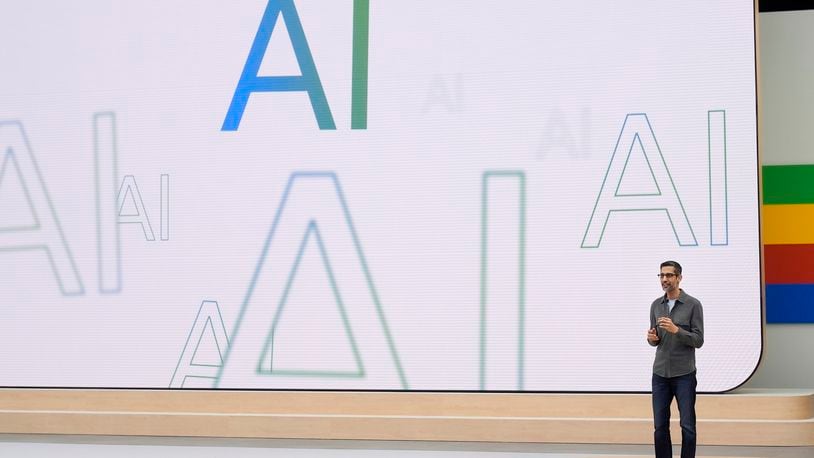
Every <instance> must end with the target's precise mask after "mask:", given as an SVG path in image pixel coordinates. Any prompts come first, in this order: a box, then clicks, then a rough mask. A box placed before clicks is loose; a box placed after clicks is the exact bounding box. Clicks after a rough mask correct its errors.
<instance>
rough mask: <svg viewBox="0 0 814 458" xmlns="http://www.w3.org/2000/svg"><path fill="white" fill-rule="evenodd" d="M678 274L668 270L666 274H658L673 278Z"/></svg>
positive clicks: (662, 276)
mask: <svg viewBox="0 0 814 458" xmlns="http://www.w3.org/2000/svg"><path fill="white" fill-rule="evenodd" d="M676 276H677V275H676V274H674V273H672V272H667V273H666V274H658V277H659V278H673V277H676Z"/></svg>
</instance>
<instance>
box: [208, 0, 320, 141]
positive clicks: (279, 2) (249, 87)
mask: <svg viewBox="0 0 814 458" xmlns="http://www.w3.org/2000/svg"><path fill="white" fill-rule="evenodd" d="M280 16H282V18H283V20H284V21H285V25H286V28H287V29H288V35H289V38H290V40H291V45H292V46H293V48H294V55H295V56H296V57H297V63H298V65H299V67H300V72H301V75H300V76H258V74H257V73H258V72H259V70H260V64H261V63H262V61H263V56H264V55H265V53H266V48H268V45H269V40H270V39H271V33H272V32H273V31H274V25H275V24H276V23H277V19H278V18H279V17H280ZM278 91H306V92H307V93H308V97H309V98H310V99H311V108H312V109H313V110H314V116H316V118H317V124H318V125H319V128H320V129H323V130H334V129H336V124H335V123H334V119H333V116H332V115H331V109H330V107H329V106H328V101H327V99H326V98H325V91H324V90H323V89H322V83H321V82H320V80H319V74H318V73H317V67H316V65H315V64H314V59H313V57H311V49H310V48H309V47H308V41H307V40H306V39H305V32H304V31H303V28H302V24H301V23H300V18H299V15H298V14H297V9H296V8H295V7H294V0H269V2H268V5H266V12H265V13H263V19H262V20H261V21H260V27H258V29H257V35H256V36H255V37H254V43H253V44H252V48H251V50H250V51H249V57H248V59H246V65H245V66H244V67H243V73H242V74H241V75H240V81H238V83H237V88H236V89H235V93H234V95H233V96H232V103H231V104H230V105H229V111H228V112H227V113H226V119H224V120H223V126H222V127H221V130H225V131H234V130H237V129H238V127H240V120H241V119H242V118H243V111H244V110H245V109H246V102H248V100H249V95H251V93H252V92H278Z"/></svg>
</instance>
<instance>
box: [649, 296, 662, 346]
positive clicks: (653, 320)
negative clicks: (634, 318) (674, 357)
mask: <svg viewBox="0 0 814 458" xmlns="http://www.w3.org/2000/svg"><path fill="white" fill-rule="evenodd" d="M655 309H656V308H655V307H654V306H652V305H651V306H650V329H653V328H656V335H658V333H659V327H658V326H656V313H655ZM659 337H661V336H659ZM647 343H648V344H650V346H651V347H658V346H659V345H661V339H659V341H658V342H656V343H653V342H650V341H649V340H648V341H647Z"/></svg>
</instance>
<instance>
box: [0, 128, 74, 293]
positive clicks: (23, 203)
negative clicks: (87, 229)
mask: <svg viewBox="0 0 814 458" xmlns="http://www.w3.org/2000/svg"><path fill="white" fill-rule="evenodd" d="M4 202H12V204H11V205H10V206H8V207H7V206H5V204H4ZM13 202H17V204H14V203H13ZM19 250H41V251H42V252H44V253H45V254H46V255H47V256H48V261H49V263H50V265H51V268H52V270H53V273H54V276H55V277H56V280H57V283H58V284H59V289H60V290H61V291H62V294H63V295H66V296H73V295H81V294H84V293H85V287H84V286H83V284H82V279H81V278H80V276H79V270H78V269H77V268H76V263H75V262H74V259H73V255H72V254H71V250H70V248H69V246H68V241H67V240H66V239H65V234H64V233H63V232H62V228H61V227H60V224H59V218H58V217H57V213H56V211H55V209H54V206H53V204H52V203H51V197H50V196H49V194H48V191H47V190H46V188H45V180H44V179H43V177H42V175H41V174H40V172H39V168H38V167H37V164H36V161H35V160H34V154H33V152H32V151H31V149H30V147H29V143H28V140H27V138H26V136H25V132H24V131H23V126H22V124H20V123H19V122H16V121H12V122H0V253H2V252H4V251H19Z"/></svg>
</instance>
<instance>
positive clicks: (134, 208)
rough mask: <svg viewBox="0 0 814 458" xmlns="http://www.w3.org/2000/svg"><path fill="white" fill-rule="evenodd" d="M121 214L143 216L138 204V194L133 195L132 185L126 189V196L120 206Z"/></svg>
mask: <svg viewBox="0 0 814 458" xmlns="http://www.w3.org/2000/svg"><path fill="white" fill-rule="evenodd" d="M128 197H129V198H128ZM119 216H141V213H139V211H138V204H136V196H134V195H133V188H132V187H130V186H127V187H126V188H125V189H124V197H123V198H122V203H121V205H120V206H119Z"/></svg>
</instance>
